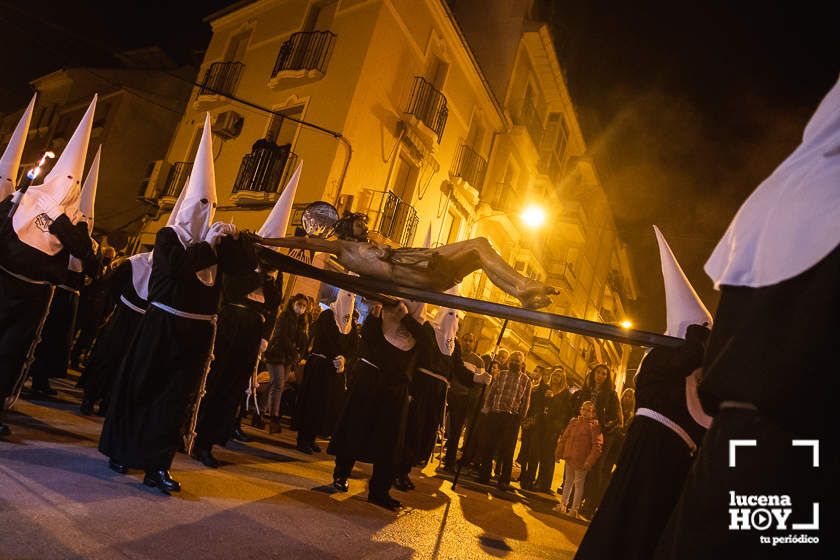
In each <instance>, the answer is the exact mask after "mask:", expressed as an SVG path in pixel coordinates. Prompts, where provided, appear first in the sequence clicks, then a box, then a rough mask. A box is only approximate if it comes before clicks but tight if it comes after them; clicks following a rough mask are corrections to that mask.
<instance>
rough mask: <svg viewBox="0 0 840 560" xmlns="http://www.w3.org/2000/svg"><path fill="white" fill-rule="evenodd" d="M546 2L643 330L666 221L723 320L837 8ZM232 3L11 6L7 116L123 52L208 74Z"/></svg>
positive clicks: (829, 76) (816, 81)
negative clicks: (742, 209) (748, 223)
mask: <svg viewBox="0 0 840 560" xmlns="http://www.w3.org/2000/svg"><path fill="white" fill-rule="evenodd" d="M537 2H538V3H539V4H541V5H542V7H543V8H544V9H545V10H547V11H546V12H545V13H547V14H549V16H550V19H551V20H552V26H553V30H554V32H555V37H556V43H557V45H558V51H559V53H558V54H559V57H560V62H561V65H562V66H563V68H564V70H565V72H566V76H567V80H568V83H569V87H570V89H571V93H572V98H573V100H574V101H575V104H576V106H577V110H578V116H579V119H580V121H581V125H582V127H583V131H584V135H585V137H586V140H587V143H588V146H589V150H590V153H591V155H592V156H593V157H594V158H595V161H596V164H597V166H598V170H599V172H600V174H601V178H602V181H603V183H604V186H605V188H606V190H607V193H608V195H609V197H610V202H611V205H612V207H613V211H614V213H615V215H616V221H617V227H618V231H619V234H620V235H621V237H622V238H623V239H624V240H625V241H627V242H628V244H629V245H630V248H631V256H632V258H633V264H634V269H635V273H636V277H637V282H638V285H639V289H640V298H639V300H638V301H637V302H636V304H635V306H634V307H633V308H632V314H633V317H632V318H633V319H634V320H635V322H636V323H637V326H639V327H640V328H644V329H647V330H654V331H662V330H664V325H665V314H664V294H663V292H662V280H661V274H660V272H659V260H658V251H657V248H656V241H655V239H654V235H653V231H652V228H651V224H654V223H655V224H657V225H658V226H659V227H660V228H661V229H662V231H663V233H664V234H665V236H666V237H667V238H668V240H669V242H670V243H671V247H672V249H673V250H674V252H675V254H676V255H677V258H678V259H679V260H680V262H681V263H682V264H683V268H684V269H685V271H686V274H687V275H688V277H689V279H690V280H691V281H692V283H693V284H694V286H695V288H696V289H697V290H698V292H699V293H700V295H701V297H702V298H703V299H704V301H705V302H706V304H707V306H708V307H709V308H710V310H712V311H714V308H715V306H716V304H717V293H716V292H714V290H713V289H712V287H711V282H710V281H709V280H708V278H707V277H706V275H705V273H704V272H703V271H702V266H703V263H704V262H705V260H706V258H707V257H708V255H709V254H710V253H711V251H712V249H713V247H714V245H715V244H716V242H717V240H718V239H719V238H720V236H721V234H722V233H723V231H724V229H725V228H726V225H727V224H728V223H729V221H730V220H731V218H732V216H733V215H734V213H735V211H736V210H737V208H738V206H739V205H740V204H741V202H743V200H744V199H745V198H746V197H747V196H748V195H749V193H750V192H751V191H752V190H753V189H754V188H755V187H756V186H757V185H758V184H759V183H760V182H761V180H762V179H764V178H765V177H766V176H767V175H768V174H769V173H770V172H772V170H773V168H774V167H775V166H776V165H778V163H780V162H781V161H782V160H783V159H784V157H785V156H786V155H787V154H788V153H790V152H791V151H792V150H793V149H794V148H795V147H796V145H797V144H798V142H799V139H800V137H801V133H802V129H803V127H804V125H805V123H806V121H807V119H808V117H809V116H810V114H811V112H812V111H813V110H814V108H815V107H816V105H817V104H818V102H819V100H820V99H821V98H822V96H823V95H824V94H825V93H826V92H827V91H828V89H829V88H830V87H831V85H832V84H833V83H834V82H835V81H836V79H837V74H838V71H840V39H838V37H840V31H838V29H837V27H836V22H837V21H838V18H837V14H836V13H833V14H832V13H828V12H826V11H825V10H827V8H826V7H825V6H827V5H828V4H829V3H825V2H823V3H816V2H813V3H811V2H771V1H768V2H761V3H758V2H741V1H739V2H717V3H712V2H702V3H700V2H697V3H696V2H585V1H581V0H578V1H574V2H565V1H564V2H553V3H551V2H540V1H539V0H537ZM230 3H231V2H230V1H229V0H227V1H223V0H202V1H200V2H195V1H192V2H190V1H178V2H163V1H144V2H137V1H129V2H126V1H121V2H113V1H111V2H102V1H88V2H66V1H60V2H59V1H37V0H31V1H26V2H21V1H15V2H10V1H7V0H0V26H2V29H3V30H4V31H3V33H4V35H3V47H2V48H3V51H4V52H3V56H2V57H0V71H1V72H2V76H3V80H2V82H0V113H2V112H5V111H11V110H15V109H18V108H20V107H21V106H23V105H24V104H25V103H26V101H27V100H28V98H29V96H30V95H31V91H30V87H29V85H28V82H29V80H31V79H33V78H35V77H37V76H40V75H43V74H46V73H49V72H51V71H53V70H56V69H58V68H60V67H62V66H64V67H71V66H78V65H107V64H109V63H112V60H113V59H112V57H111V56H110V54H109V50H111V49H114V48H117V49H119V48H132V47H141V46H148V45H151V44H157V45H160V46H161V47H163V48H164V49H165V50H166V51H167V52H168V53H169V54H170V55H171V56H172V57H173V58H174V59H175V60H177V61H178V62H182V63H185V62H190V61H192V62H198V61H200V59H201V51H203V49H204V48H205V47H206V45H207V42H208V41H209V38H210V31H209V25H208V24H205V23H204V22H202V18H203V17H204V16H206V15H207V14H209V13H212V12H213V11H215V10H216V9H218V8H219V7H222V6H225V5H227V4H230ZM50 22H52V23H55V24H58V25H60V26H61V28H62V29H64V30H71V32H72V33H76V34H77V36H76V37H74V36H72V35H69V34H68V33H67V31H59V30H56V29H54V28H52V27H51V26H50ZM80 37H85V38H87V41H89V42H92V43H94V44H100V45H101V46H100V47H97V46H94V45H92V44H89V43H86V42H83V41H81V40H80Z"/></svg>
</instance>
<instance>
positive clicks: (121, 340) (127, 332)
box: [84, 259, 148, 403]
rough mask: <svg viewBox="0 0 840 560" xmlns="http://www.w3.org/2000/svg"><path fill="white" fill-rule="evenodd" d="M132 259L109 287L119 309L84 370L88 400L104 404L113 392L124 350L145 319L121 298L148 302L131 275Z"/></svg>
mask: <svg viewBox="0 0 840 560" xmlns="http://www.w3.org/2000/svg"><path fill="white" fill-rule="evenodd" d="M131 266H132V265H131V261H130V260H128V259H126V260H125V261H123V263H122V264H120V265H119V267H117V269H116V271H115V272H114V274H113V276H112V278H111V283H110V287H111V290H112V294H113V295H114V296H115V298H114V299H116V300H117V305H116V308H115V309H114V312H113V313H112V314H111V316H110V318H109V319H108V321H107V323H106V324H105V327H104V328H103V329H102V332H101V333H100V335H99V336H98V337H97V340H96V344H95V345H94V347H93V351H92V353H91V358H90V362H89V363H88V366H87V368H86V369H85V383H84V396H85V400H87V401H91V402H96V401H101V402H102V403H105V402H107V401H108V397H109V396H110V394H111V388H112V386H113V382H114V378H115V377H116V376H117V373H118V372H119V368H120V365H121V364H122V361H123V358H124V357H125V351H126V349H127V348H129V347H130V346H131V341H132V340H133V339H134V335H135V334H136V333H137V329H138V328H139V327H140V322H141V321H142V320H143V313H140V312H138V311H136V310H135V309H132V308H131V307H129V306H128V305H126V304H125V303H124V302H123V301H122V299H121V298H124V299H125V300H126V301H128V302H129V303H131V304H132V305H134V306H135V307H137V308H139V309H142V310H145V309H146V307H147V306H148V302H147V301H146V300H144V299H142V298H141V297H140V296H139V295H137V292H136V290H135V289H134V284H133V283H132V278H131Z"/></svg>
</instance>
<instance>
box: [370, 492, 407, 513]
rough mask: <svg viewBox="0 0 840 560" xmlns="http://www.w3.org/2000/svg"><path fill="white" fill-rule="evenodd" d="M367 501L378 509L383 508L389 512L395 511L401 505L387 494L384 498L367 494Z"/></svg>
mask: <svg viewBox="0 0 840 560" xmlns="http://www.w3.org/2000/svg"><path fill="white" fill-rule="evenodd" d="M368 501H369V502H370V503H372V504H376V505H378V506H380V507H384V508H385V509H387V510H390V511H397V510H398V509H399V508H400V506H401V505H402V504H400V502H399V501H398V500H395V499H394V498H392V497H391V496H388V495H387V494H386V495H385V496H378V495H375V494H368Z"/></svg>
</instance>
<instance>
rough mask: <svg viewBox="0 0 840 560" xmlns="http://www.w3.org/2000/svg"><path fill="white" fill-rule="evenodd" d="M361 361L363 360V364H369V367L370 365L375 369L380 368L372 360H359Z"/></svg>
mask: <svg viewBox="0 0 840 560" xmlns="http://www.w3.org/2000/svg"><path fill="white" fill-rule="evenodd" d="M359 360H361V361H362V362H364V363H366V364H367V365H369V366H370V367H373V368H376V369H379V366H378V365H376V364H374V363H373V362H371V361H370V360H368V359H365V358H359Z"/></svg>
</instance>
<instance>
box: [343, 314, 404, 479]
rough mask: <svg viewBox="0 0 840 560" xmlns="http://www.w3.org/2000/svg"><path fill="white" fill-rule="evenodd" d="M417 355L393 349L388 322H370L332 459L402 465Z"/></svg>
mask: <svg viewBox="0 0 840 560" xmlns="http://www.w3.org/2000/svg"><path fill="white" fill-rule="evenodd" d="M415 350H416V347H415V348H413V349H411V350H408V351H405V350H400V349H399V348H396V347H395V346H393V345H391V344H390V343H389V342H388V341H387V340H386V339H385V336H384V335H383V334H382V319H381V318H378V317H373V316H368V318H367V320H365V322H364V324H363V325H362V338H361V344H360V346H359V354H358V358H359V359H357V360H355V361H354V363H353V368H352V371H351V375H350V387H349V392H348V394H347V401H346V403H345V405H344V410H343V411H342V413H341V416H340V417H339V420H338V423H337V424H336V426H335V431H334V433H333V436H332V439H331V440H330V445H329V447H328V448H327V452H328V453H331V454H333V455H337V456H338V457H342V458H350V459H354V460H357V461H362V462H365V463H381V462H387V463H390V464H394V463H396V462H397V460H398V459H399V458H400V457H401V456H402V445H403V437H404V433H405V422H406V416H407V414H408V383H409V377H408V375H409V372H410V371H411V370H412V368H413V367H414V365H413V362H414V357H415Z"/></svg>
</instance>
